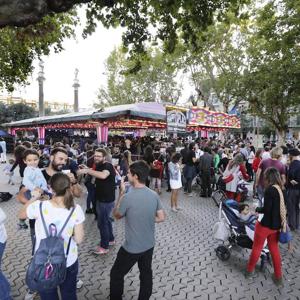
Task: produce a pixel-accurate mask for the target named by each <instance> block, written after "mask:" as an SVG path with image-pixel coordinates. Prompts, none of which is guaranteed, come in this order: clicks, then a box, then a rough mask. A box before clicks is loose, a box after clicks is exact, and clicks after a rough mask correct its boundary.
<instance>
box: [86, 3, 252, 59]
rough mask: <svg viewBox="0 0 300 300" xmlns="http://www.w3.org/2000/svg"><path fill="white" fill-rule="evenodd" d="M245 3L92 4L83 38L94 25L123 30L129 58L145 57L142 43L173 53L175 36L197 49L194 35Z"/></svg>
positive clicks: (90, 4)
mask: <svg viewBox="0 0 300 300" xmlns="http://www.w3.org/2000/svg"><path fill="white" fill-rule="evenodd" d="M245 2H248V0H214V1H210V0H197V1H195V0H180V1H179V0H166V1H161V0H160V1H158V0H139V1H128V0H93V1H91V2H89V3H88V4H87V5H88V9H87V13H86V15H87V20H88V24H87V27H86V29H85V32H84V34H85V35H87V34H90V33H91V32H93V31H94V30H95V28H96V26H97V22H98V21H100V22H102V24H103V25H104V26H105V27H107V28H109V27H115V26H118V25H120V26H121V27H125V28H126V30H125V32H124V34H123V44H124V46H125V47H126V48H127V49H128V50H129V53H130V55H131V56H132V57H136V55H137V54H141V53H146V50H145V49H146V48H145V45H146V43H149V42H153V41H158V40H160V41H162V42H163V46H164V50H165V51H166V52H169V53H171V52H173V51H174V50H175V48H176V44H177V42H178V36H179V35H180V36H181V38H182V39H183V40H184V42H185V44H188V45H190V46H191V47H192V48H193V49H197V48H198V46H199V44H198V39H197V34H198V32H201V31H203V30H204V29H205V28H206V27H207V26H208V25H210V24H212V23H213V21H214V18H219V19H222V18H223V17H224V13H225V12H226V11H227V10H228V9H231V10H233V11H235V12H236V11H237V9H238V7H239V6H240V5H241V4H243V3H245Z"/></svg>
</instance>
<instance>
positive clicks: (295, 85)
mask: <svg viewBox="0 0 300 300" xmlns="http://www.w3.org/2000/svg"><path fill="white" fill-rule="evenodd" d="M247 34H248V47H247V52H246V53H247V56H248V61H249V62H248V67H247V69H246V70H245V72H244V74H243V77H242V78H241V81H240V82H241V87H242V90H243V93H244V97H245V100H247V101H248V103H249V111H250V113H253V114H256V115H257V116H259V117H260V118H262V119H264V120H266V121H267V122H268V123H270V124H272V125H273V126H274V128H275V129H276V132H277V134H278V136H279V143H283V141H284V138H285V133H286V131H287V128H288V120H289V118H290V116H292V115H294V114H298V113H299V105H300V47H299V36H300V5H299V1H293V0H281V1H269V3H267V4H266V5H265V6H263V7H262V8H260V9H259V10H257V11H255V19H254V20H253V22H252V23H251V24H250V25H249V27H248V28H247Z"/></svg>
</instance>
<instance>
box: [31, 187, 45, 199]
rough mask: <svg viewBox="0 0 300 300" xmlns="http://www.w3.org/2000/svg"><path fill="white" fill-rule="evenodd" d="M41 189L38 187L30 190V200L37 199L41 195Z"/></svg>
mask: <svg viewBox="0 0 300 300" xmlns="http://www.w3.org/2000/svg"><path fill="white" fill-rule="evenodd" d="M42 192H43V190H42V189H40V188H35V189H34V190H33V191H32V192H31V200H37V199H38V198H40V197H41V195H42Z"/></svg>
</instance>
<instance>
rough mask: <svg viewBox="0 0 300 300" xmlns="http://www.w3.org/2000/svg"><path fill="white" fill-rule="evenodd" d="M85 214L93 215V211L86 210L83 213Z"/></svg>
mask: <svg viewBox="0 0 300 300" xmlns="http://www.w3.org/2000/svg"><path fill="white" fill-rule="evenodd" d="M85 213H86V214H88V215H90V214H92V213H93V210H92V209H91V208H87V209H86V211H85Z"/></svg>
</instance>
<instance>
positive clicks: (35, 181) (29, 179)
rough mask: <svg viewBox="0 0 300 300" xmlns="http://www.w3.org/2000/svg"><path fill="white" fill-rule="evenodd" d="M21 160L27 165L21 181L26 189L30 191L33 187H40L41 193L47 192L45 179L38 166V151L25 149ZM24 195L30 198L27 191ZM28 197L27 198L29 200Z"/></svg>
mask: <svg viewBox="0 0 300 300" xmlns="http://www.w3.org/2000/svg"><path fill="white" fill-rule="evenodd" d="M23 160H24V162H25V164H26V166H27V167H26V168H25V170H24V178H23V182H22V183H23V185H24V186H25V187H26V189H28V190H29V191H30V192H32V191H33V190H35V189H40V192H41V193H43V192H46V193H48V192H49V191H48V186H47V182H46V179H45V177H44V175H43V173H42V171H41V169H39V168H38V164H39V160H40V156H39V154H38V152H37V151H36V150H34V149H27V150H26V151H25V152H24V156H23ZM26 196H27V197H28V196H30V198H31V195H30V194H29V193H27V194H26ZM30 198H29V199H28V200H30Z"/></svg>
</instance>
